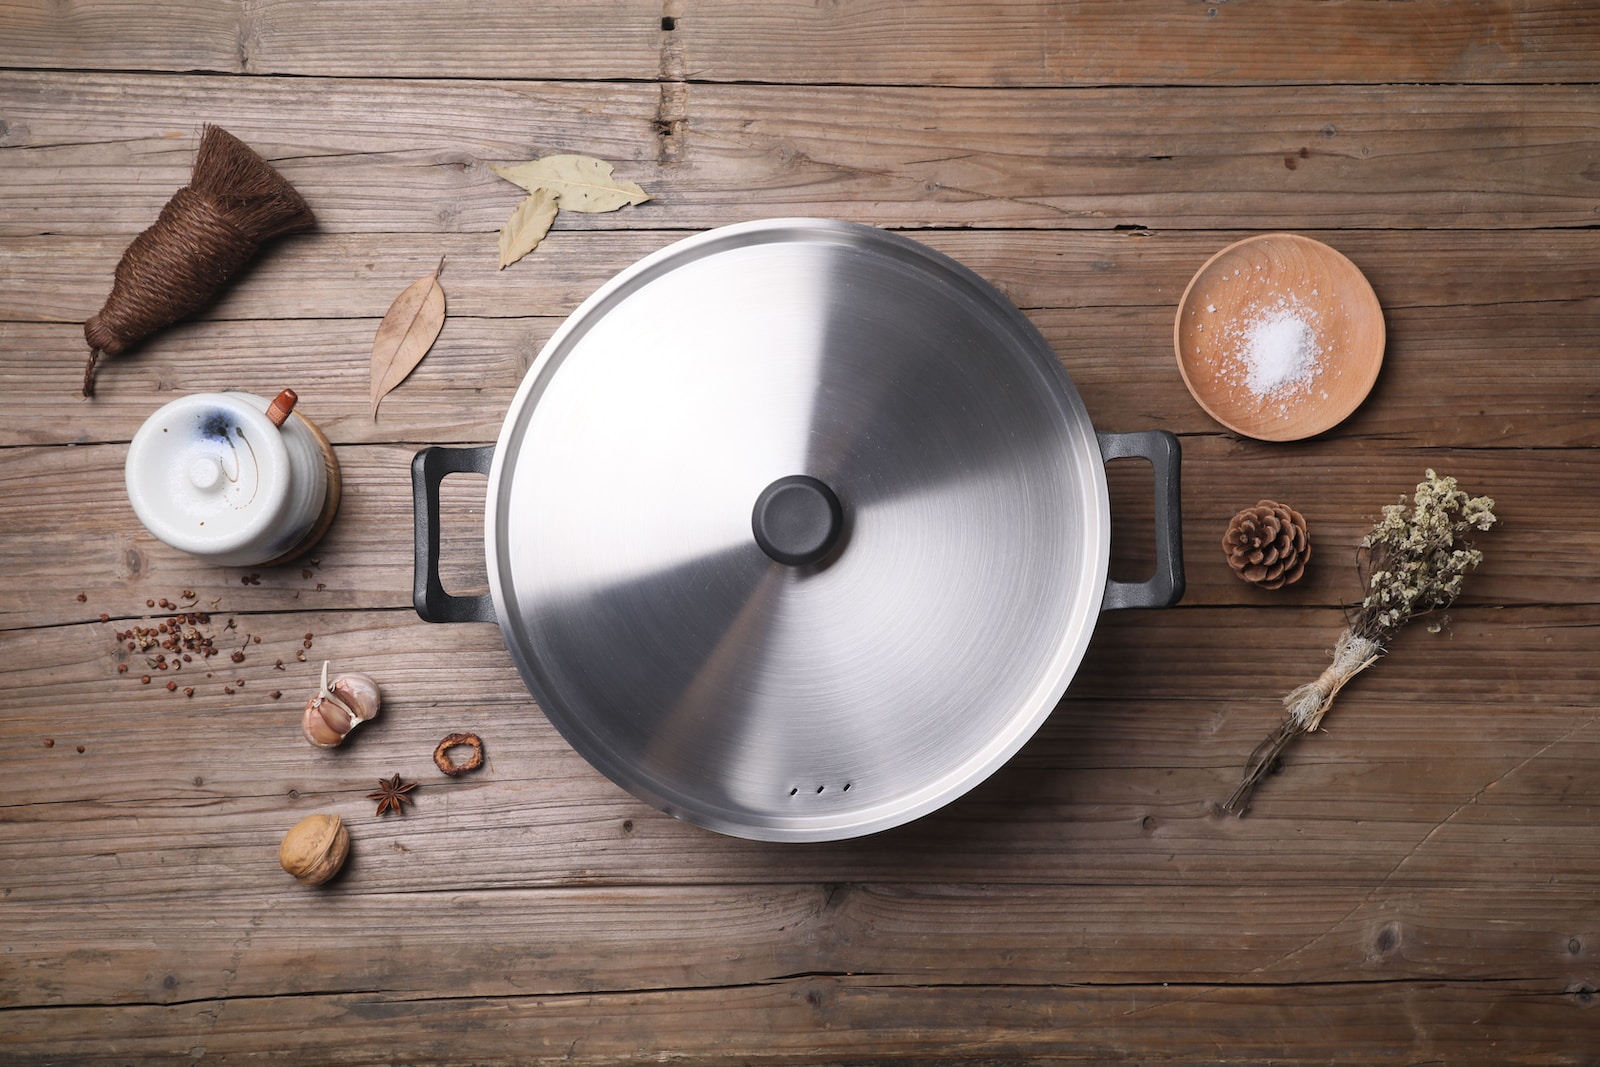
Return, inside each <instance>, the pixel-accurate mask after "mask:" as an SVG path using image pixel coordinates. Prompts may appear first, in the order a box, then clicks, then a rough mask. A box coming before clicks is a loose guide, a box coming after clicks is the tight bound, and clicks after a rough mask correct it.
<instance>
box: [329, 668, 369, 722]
mask: <svg viewBox="0 0 1600 1067" xmlns="http://www.w3.org/2000/svg"><path fill="white" fill-rule="evenodd" d="M324 669H326V667H324ZM329 688H330V690H331V691H332V693H333V697H334V699H336V700H337V701H339V703H340V704H341V705H342V706H343V707H344V708H345V710H346V711H347V712H348V713H349V715H350V717H351V722H350V725H351V726H352V727H353V726H355V724H356V723H358V722H366V721H367V720H369V719H371V718H374V717H375V716H376V715H377V714H378V708H380V707H381V706H382V704H383V701H382V700H381V699H380V698H379V696H378V683H377V682H375V681H373V680H372V678H371V677H370V676H369V675H365V674H361V673H359V672H357V673H352V674H346V675H343V676H341V677H339V678H337V679H335V680H334V683H333V685H332V686H330V687H329Z"/></svg>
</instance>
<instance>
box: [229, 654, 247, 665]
mask: <svg viewBox="0 0 1600 1067" xmlns="http://www.w3.org/2000/svg"><path fill="white" fill-rule="evenodd" d="M228 658H229V659H231V660H233V662H235V663H243V662H244V653H243V652H235V653H234V654H233V655H231V656H229V657H228Z"/></svg>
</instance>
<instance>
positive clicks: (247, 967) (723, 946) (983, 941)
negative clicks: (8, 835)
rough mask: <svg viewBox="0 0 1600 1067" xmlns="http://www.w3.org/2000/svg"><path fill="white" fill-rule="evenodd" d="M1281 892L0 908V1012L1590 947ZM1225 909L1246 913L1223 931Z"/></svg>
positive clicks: (1435, 966)
mask: <svg viewBox="0 0 1600 1067" xmlns="http://www.w3.org/2000/svg"><path fill="white" fill-rule="evenodd" d="M1292 895H1293V903H1292V904H1291V903H1289V902H1288V901H1286V899H1285V893H1284V891H1283V890H1282V889H1281V888H1279V887H1275V886H1249V885H1245V886H1217V887H1209V888H1206V889H1203V890H1198V891H1197V890H1195V889H1192V888H1189V887H1182V886H1178V887H1173V886H1137V887H1126V888H1124V887H1103V886H1092V887H1085V886H1074V885H1018V886H995V885H992V884H951V885H933V886H916V885H896V884H865V885H862V884H843V883H829V884H826V885H794V886H764V885H728V886H715V887H708V888H704V889H701V888H693V887H686V888H665V889H663V888H650V889H576V890H517V889H509V890H505V889H495V890H490V889H483V890H461V891H457V892H453V893H448V894H443V893H426V892H395V893H369V892H361V891H360V890H358V889H354V888H350V889H349V891H345V890H344V889H322V890H309V889H306V890H293V891H287V892H284V893H282V894H280V895H279V896H278V898H277V900H276V902H275V904H274V906H272V907H270V908H263V907H262V906H261V902H260V898H259V894H256V893H251V892H242V891H240V890H237V889H233V888H222V887H219V889H218V890H217V891H215V892H213V893H210V894H208V895H207V897H206V907H205V908H204V909H197V908H190V907H174V906H173V901H172V900H171V899H160V900H145V901H127V902H122V903H119V904H118V905H117V906H116V907H115V908H106V907H99V906H94V905H91V906H90V907H88V908H83V909H79V910H77V911H75V912H72V913H65V912H63V910H62V909H60V908H58V907H54V906H50V905H37V904H28V903H13V902H8V903H7V905H6V912H7V916H8V918H9V920H10V922H9V926H10V928H11V930H12V931H13V933H12V935H11V936H10V937H9V938H8V941H7V949H8V952H7V962H8V966H7V968H6V969H5V971H3V972H0V1006H4V1007H6V1008H18V1007H55V1006H62V1005H70V1006H87V1005H92V1004H97V1005H107V1006H112V1005H118V1004H148V1005H156V1004H163V1005H178V1004H192V1003H194V1002H195V1001H198V1000H211V999H227V998H256V997H273V996H287V995H303V994H308V993H328V992H332V991H346V992H356V991H364V990H369V989H381V990H382V991H383V994H384V995H385V996H386V997H389V998H394V999H426V998H428V997H429V996H430V995H432V994H433V992H434V991H435V990H437V989H439V988H441V987H443V988H449V989H451V990H452V991H453V992H454V995H456V996H458V997H461V996H472V997H517V996H528V995H539V996H563V995H570V994H574V993H616V992H621V991H643V990H693V989H698V990H713V989H717V988H722V987H736V986H753V985H760V984H768V983H774V982H782V981H784V980H788V979H791V977H792V976H798V975H806V974H836V975H847V974H858V975H869V976H871V977H872V980H873V981H874V982H875V983H876V984H879V985H885V986H894V985H936V984H944V983H946V982H950V981H952V980H954V981H957V982H958V983H959V984H961V985H966V986H981V985H989V984H995V985H998V984H1008V985H1013V986H1045V985H1051V984H1059V983H1063V982H1070V983H1073V984H1077V985H1089V984H1093V985H1120V984H1137V983H1139V982H1142V981H1145V980H1147V976H1149V975H1152V974H1160V975H1161V976H1162V978H1163V980H1164V981H1166V982H1168V983H1170V984H1171V985H1173V986H1183V985H1197V984H1201V983H1215V984H1217V985H1221V986H1242V985H1260V986H1290V985H1297V984H1303V983H1305V984H1308V983H1333V982H1366V983H1371V984H1372V985H1373V987H1374V988H1376V986H1377V985H1378V984H1379V983H1397V982H1407V981H1410V982H1416V981H1419V980H1426V979H1437V980H1445V981H1452V982H1468V981H1483V980H1495V979H1503V978H1505V977H1506V976H1507V975H1509V974H1512V973H1515V974H1516V976H1517V977H1519V978H1522V979H1524V980H1536V981H1539V982H1542V983H1546V984H1553V985H1554V987H1555V988H1556V989H1562V988H1565V987H1566V986H1568V985H1581V984H1582V983H1583V982H1584V981H1585V980H1586V979H1589V978H1590V977H1591V976H1592V967H1593V950H1592V949H1591V948H1589V947H1588V946H1590V945H1592V944H1594V943H1595V942H1596V939H1597V938H1600V926H1597V923H1596V918H1595V914H1594V909H1593V908H1592V907H1591V906H1590V905H1589V904H1588V902H1587V901H1586V900H1585V896H1584V894H1583V893H1581V892H1579V891H1577V890H1575V889H1566V888H1557V889H1550V888H1548V887H1543V888H1541V887H1528V888H1523V887H1518V888H1516V889H1513V890H1504V889H1496V888H1492V887H1474V888H1471V889H1444V890H1436V889H1427V888H1417V887H1395V888H1393V889H1385V890H1381V891H1368V890H1367V889H1365V888H1364V887H1359V886H1356V887H1351V886H1307V887H1302V888H1299V889H1296V890H1295V891H1294V892H1293V894H1292ZM1243 914H1253V915H1254V916H1256V918H1255V920H1254V921H1253V922H1252V923H1250V924H1247V925H1243V926H1240V925H1238V916H1240V915H1243ZM1197 930H1208V931H1212V933H1211V934H1210V935H1209V936H1207V935H1204V934H1200V935H1197V933H1196V931H1197ZM1224 931H1226V933H1224ZM153 934H159V936H152V935H153ZM63 944H71V945H73V949H72V951H71V952H68V953H63V952H62V950H61V946H62V945H63ZM443 944H448V946H449V951H441V950H440V948H441V945H443ZM708 945H715V946H716V951H714V952H707V951H705V949H706V946H708ZM419 959H425V960H426V961H427V965H426V966H419V965H418V960H419Z"/></svg>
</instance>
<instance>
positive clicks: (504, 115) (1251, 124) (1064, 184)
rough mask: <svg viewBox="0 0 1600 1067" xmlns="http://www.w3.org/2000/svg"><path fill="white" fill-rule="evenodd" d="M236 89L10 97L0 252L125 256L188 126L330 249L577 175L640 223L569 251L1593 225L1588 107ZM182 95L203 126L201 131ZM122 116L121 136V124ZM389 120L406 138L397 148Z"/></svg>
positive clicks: (1238, 90)
mask: <svg viewBox="0 0 1600 1067" xmlns="http://www.w3.org/2000/svg"><path fill="white" fill-rule="evenodd" d="M234 84H235V81H234V79H231V78H223V77H198V76H184V77H176V76H167V75H153V74H152V75H116V74H105V75H81V76H77V77H74V78H73V79H71V80H70V81H65V82H63V81H62V80H60V79H58V78H54V77H53V76H52V75H49V74H42V73H11V74H6V75H4V76H0V114H4V115H5V116H7V117H6V120H5V121H6V122H7V123H8V127H9V129H8V133H7V134H6V141H7V143H8V144H9V145H10V146H11V147H15V148H19V149H24V150H25V152H26V155H27V157H28V159H29V163H30V166H29V167H27V168H24V169H22V170H21V171H20V172H18V173H17V174H16V175H15V177H13V178H11V179H10V180H8V182H7V184H6V187H5V189H4V199H0V235H4V236H30V235H35V234H38V233H44V232H49V233H57V232H60V233H68V234H89V233H97V232H103V230H104V229H105V226H106V223H105V220H106V219H107V218H108V217H109V218H112V219H121V220H124V221H122V222H121V223H120V225H122V226H125V227H126V228H127V229H126V232H127V234H128V236H129V237H131V236H132V235H133V234H134V233H136V232H138V231H139V230H140V229H143V228H144V227H145V226H147V225H149V220H151V219H153V218H154V217H155V215H156V214H157V212H158V211H159V210H160V207H161V205H162V204H163V203H165V202H166V200H167V198H168V197H170V196H171V195H172V192H173V190H175V189H177V188H178V187H180V186H181V185H183V184H184V182H185V181H186V180H187V177H188V171H189V168H190V165H191V163H192V156H193V135H194V132H195V128H196V127H197V125H198V124H199V123H200V122H202V121H206V122H214V123H216V124H218V125H221V126H224V127H226V128H227V129H228V130H229V131H230V132H233V133H234V134H235V135H237V136H238V137H239V138H240V139H242V140H244V141H245V142H246V143H247V144H250V145H251V146H252V147H253V148H255V149H256V150H257V151H259V152H260V153H261V154H262V155H263V156H265V157H266V158H267V159H268V160H270V161H272V162H273V163H274V164H275V165H277V167H278V169H279V170H280V171H281V172H282V173H283V175H284V176H285V177H286V178H288V179H289V180H290V182H291V183H293V184H294V186H295V187H296V188H297V189H298V190H299V191H300V192H301V193H302V195H304V196H305V198H306V200H307V202H308V203H309V204H310V205H311V206H312V208H313V209H314V210H315V211H316V213H317V218H318V220H319V222H320V225H321V227H322V228H323V229H324V230H326V231H331V232H341V233H342V232H390V233H393V232H400V233H414V234H423V233H430V232H440V231H443V232H452V231H460V230H467V231H471V232H482V233H485V234H487V235H492V234H494V233H497V232H498V231H499V229H500V225H501V223H503V222H504V221H505V218H506V216H507V215H509V214H510V213H511V210H512V209H513V208H514V207H515V206H516V205H517V203H518V202H519V201H520V200H521V195H520V193H519V192H518V191H517V189H516V187H515V186H513V185H510V184H509V183H506V182H504V181H502V180H501V179H499V178H496V177H495V176H494V175H493V173H492V172H490V171H489V169H488V166H487V164H489V163H497V162H498V163H503V162H514V161H519V160H523V159H527V158H530V157H532V156H538V155H545V154H550V153H554V152H564V151H580V150H581V151H582V152H583V153H584V154H588V155H595V156H599V157H601V158H604V159H607V160H609V161H612V162H615V163H616V164H617V173H618V176H619V177H622V178H626V179H628V180H631V181H636V182H638V183H639V184H641V185H643V186H644V188H645V189H646V190H647V191H649V192H650V193H651V195H653V196H654V197H655V198H656V199H654V200H652V201H651V202H649V203H647V204H642V205H639V206H638V207H635V208H630V209H629V210H628V211H626V212H619V213H617V214H614V215H598V216H593V217H586V218H583V219H582V220H581V222H579V223H575V222H574V221H573V220H572V219H571V218H565V217H564V218H561V219H558V220H557V224H556V226H557V230H558V231H561V230H563V229H564V228H566V227H569V226H573V225H578V224H581V225H582V226H584V227H585V228H595V229H602V228H603V229H617V228H633V227H642V226H650V227H685V228H700V227H705V226H714V225H720V224H723V223H728V222H735V221H740V220H742V219H750V218H759V217H763V216H773V215H781V214H785V213H788V214H797V215H829V216H836V217H840V218H847V219H853V220H857V221H862V222H868V223H873V224H878V225H891V226H905V227H926V226H931V225H941V226H962V227H995V226H1027V227H1037V228H1047V229H1062V228H1065V229H1083V228H1090V229H1106V228H1110V227H1112V226H1124V227H1157V228H1169V227H1177V228H1181V227H1201V228H1212V229H1214V228H1239V227H1249V228H1254V229H1263V228H1276V229H1303V228H1304V229H1320V228H1323V227H1326V226H1327V225H1328V220H1329V219H1330V217H1337V219H1338V223H1339V225H1340V226H1341V227H1343V228H1353V229H1365V228H1396V227H1401V228H1407V229H1430V228H1443V229H1461V228H1487V229H1519V228H1530V227H1572V226H1590V225H1593V224H1594V223H1595V222H1596V220H1597V218H1600V214H1597V209H1600V190H1597V189H1596V183H1595V179H1594V176H1593V173H1592V160H1591V159H1590V157H1589V153H1588V151H1587V149H1586V144H1587V138H1588V135H1589V134H1588V131H1590V130H1592V129H1593V128H1594V127H1595V125H1596V124H1597V123H1600V102H1597V101H1596V100H1595V98H1594V94H1593V93H1592V92H1590V91H1589V89H1588V88H1587V87H1584V86H1563V85H1537V86H1507V87H1503V88H1499V89H1496V90H1494V91H1492V92H1491V91H1488V90H1486V89H1484V88H1481V87H1474V86H1457V85H1450V86H1332V87H1328V88H1326V89H1322V90H1319V91H1318V92H1317V93H1315V94H1306V93H1299V92H1293V93H1285V92H1284V91H1282V90H1280V89H1271V88H1260V87H1217V88H1204V89H1181V88H1167V87H1163V88H1148V89H1124V88H1091V89H1059V90H1048V89H1018V90H1013V91H1009V92H1004V93H999V92H993V91H987V90H978V89H943V88H929V89H916V88H906V87H883V88H877V87H836V86H805V87H798V86H769V85H742V86H723V85H705V86H695V87H694V88H693V89H692V91H690V92H689V93H688V95H687V97H686V98H685V100H684V102H683V105H682V106H683V117H682V118H681V119H674V120H673V122H672V123H669V124H668V125H667V129H666V130H663V128H662V125H661V123H660V121H659V119H658V113H659V107H660V102H661V101H660V92H659V90H658V87H657V86H656V85H654V84H649V83H643V84H641V83H632V82H624V83H606V84H602V85H584V84H578V83H495V82H485V81H477V80H471V81H424V82H406V81H400V82H392V83H388V82H373V81H370V80H347V79H328V80H322V79H318V80H317V81H316V82H315V83H312V82H309V81H307V80H305V79H300V78H283V79H262V80H258V81H254V82H252V83H251V92H250V93H248V94H241V93H226V92H223V91H222V90H223V89H224V88H225V87H228V86H231V85H234ZM197 96H198V97H200V98H202V99H206V100H208V101H211V102H212V103H210V106H208V107H206V108H205V113H204V114H197V113H196V110H195V105H194V101H195V99H196V97H197ZM129 97H132V98H136V99H137V100H138V101H139V104H140V107H139V111H138V113H137V115H136V116H129V117H128V118H126V119H115V118H112V117H111V116H116V115H119V114H120V112H119V111H118V107H119V101H122V100H125V99H127V98H129ZM396 115H403V116H405V121H406V122H407V124H408V126H409V127H410V128H411V129H413V130H414V131H415V132H414V133H413V135H412V136H410V137H408V138H406V139H405V140H404V141H403V142H397V140H396V139H395V138H394V137H393V135H392V126H391V124H390V119H391V118H392V117H393V116H396ZM93 116H102V117H101V118H100V119H99V120H98V121H96V120H95V119H94V118H92V117H93ZM530 116H538V117H537V120H535V119H533V118H531V117H530ZM1132 116H1138V121H1137V122H1133V121H1130V120H1131V118H1132ZM1219 143H1226V144H1227V145H1228V146H1229V148H1228V151H1226V152H1219V151H1217V146H1218V144H1219ZM135 177H136V178H137V180H136V181H135V180H133V179H134V178H135ZM68 183H70V184H68ZM69 188H70V189H71V193H70V194H69V193H68V192H67V190H68V189H69ZM1441 190H1444V192H1443V193H1441ZM488 247H493V242H492V237H491V240H490V243H489V245H488Z"/></svg>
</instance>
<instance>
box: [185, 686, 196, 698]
mask: <svg viewBox="0 0 1600 1067" xmlns="http://www.w3.org/2000/svg"><path fill="white" fill-rule="evenodd" d="M183 695H184V696H186V697H192V696H194V686H192V685H186V686H184V687H183Z"/></svg>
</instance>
